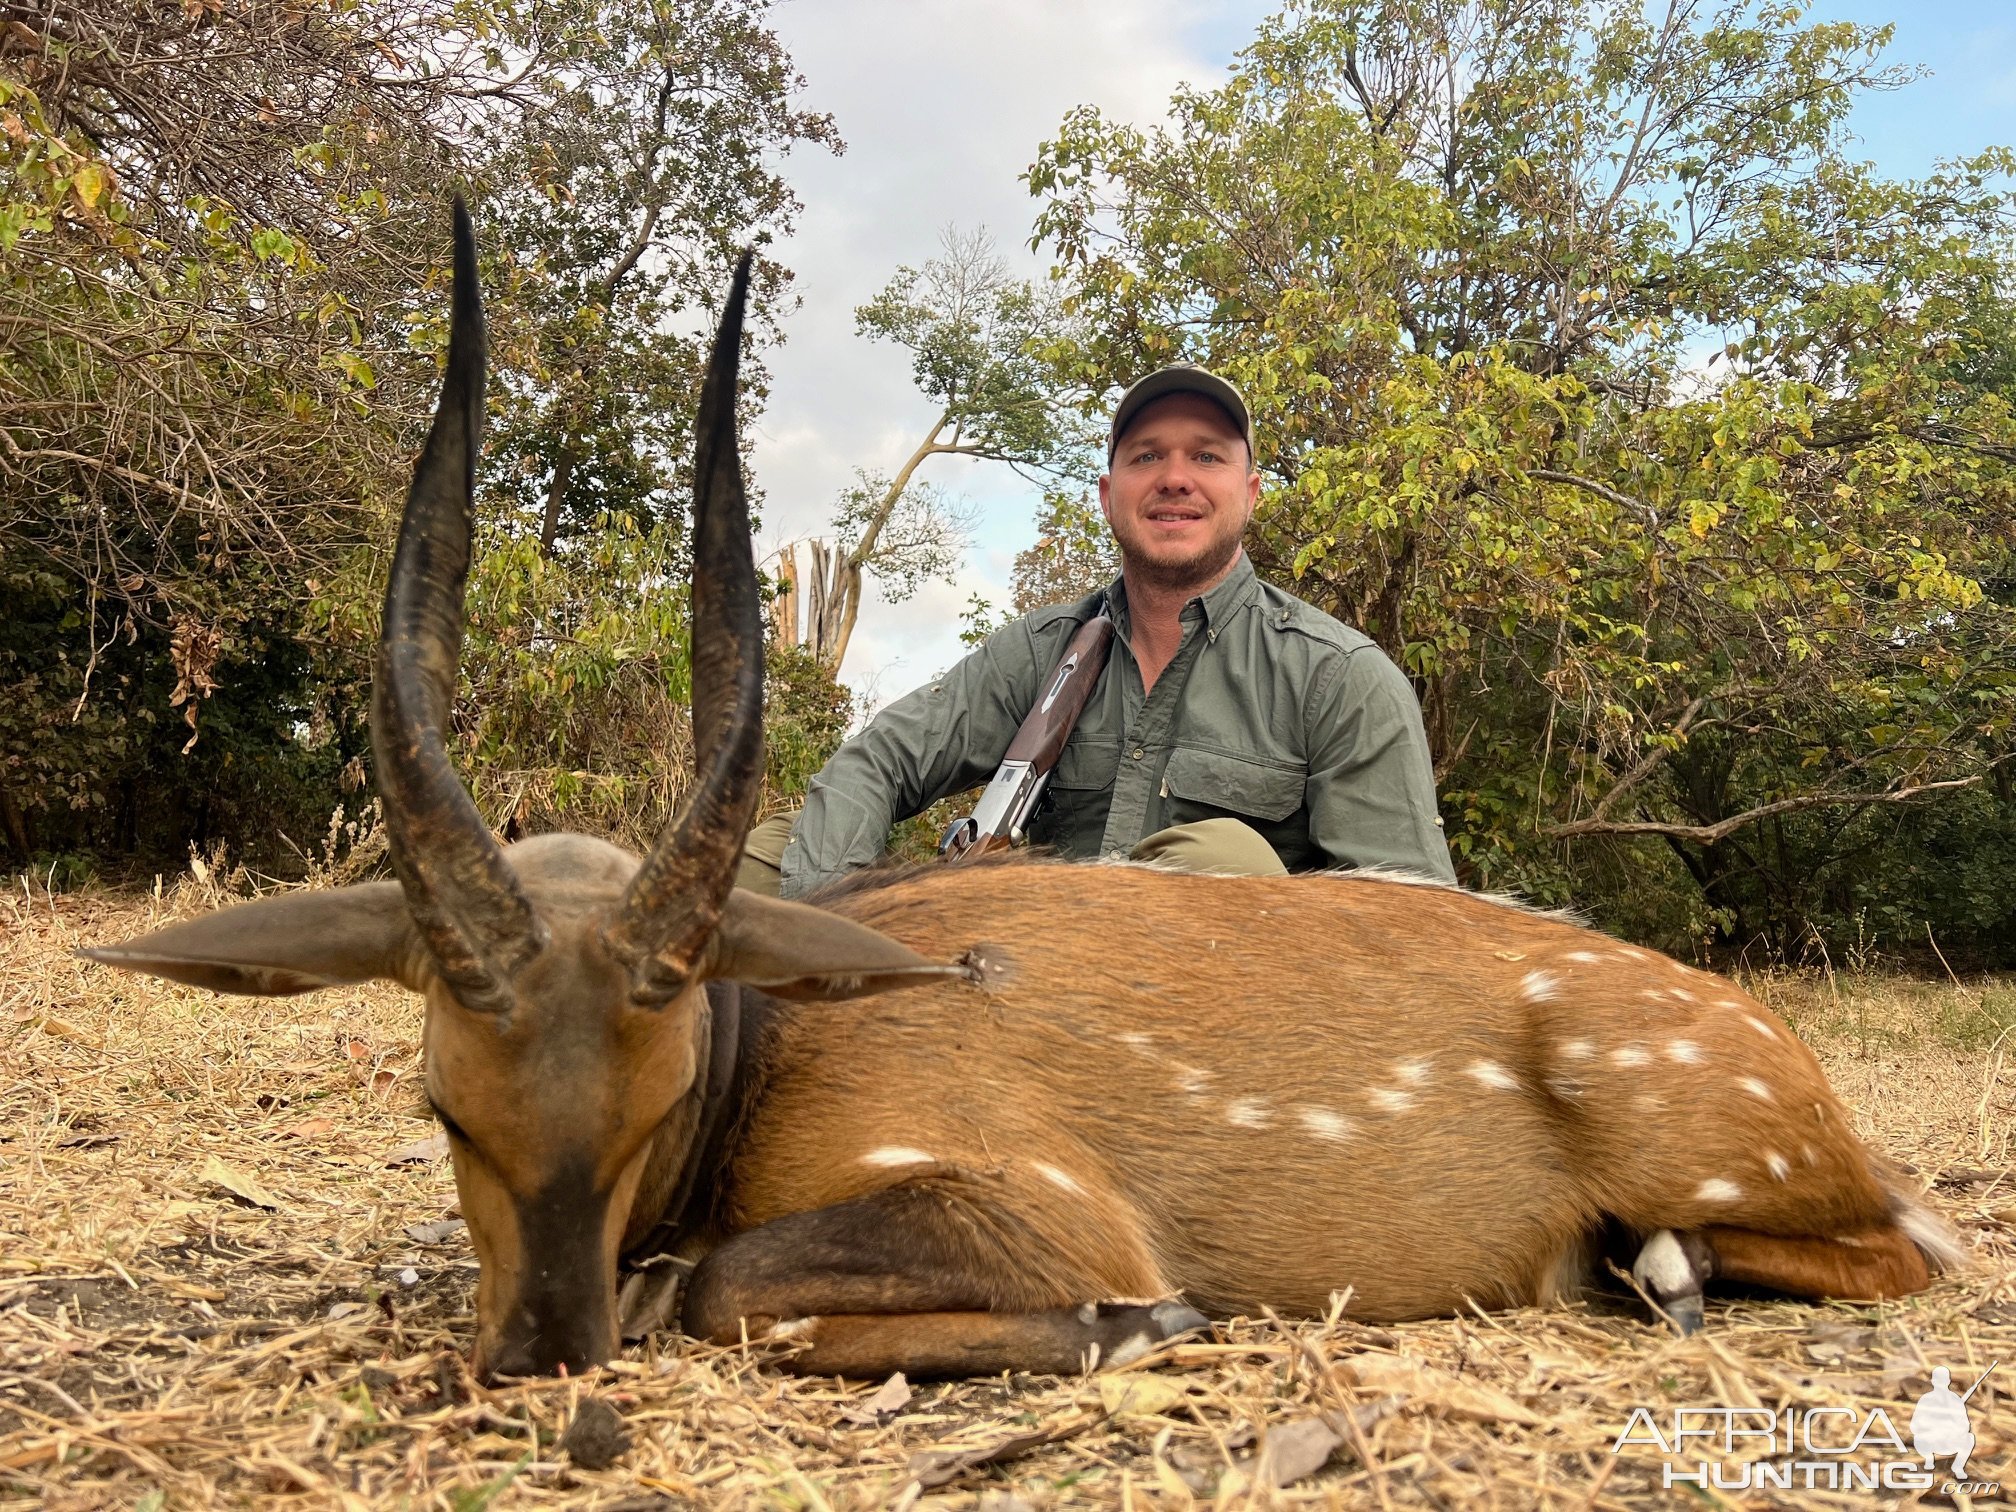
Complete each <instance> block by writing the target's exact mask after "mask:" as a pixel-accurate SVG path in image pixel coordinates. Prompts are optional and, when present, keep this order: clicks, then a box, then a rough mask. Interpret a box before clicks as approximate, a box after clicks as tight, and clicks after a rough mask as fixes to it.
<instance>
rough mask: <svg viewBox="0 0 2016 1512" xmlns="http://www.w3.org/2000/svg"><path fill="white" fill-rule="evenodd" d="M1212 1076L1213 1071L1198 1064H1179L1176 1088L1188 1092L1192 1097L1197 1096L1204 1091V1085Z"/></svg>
mask: <svg viewBox="0 0 2016 1512" xmlns="http://www.w3.org/2000/svg"><path fill="white" fill-rule="evenodd" d="M1211 1076H1212V1073H1211V1072H1209V1071H1205V1070H1202V1069H1200V1068H1198V1067H1196V1066H1178V1067H1177V1068H1176V1088H1177V1090H1178V1091H1180V1092H1187V1093H1189V1094H1190V1095H1191V1096H1192V1097H1196V1096H1197V1095H1198V1094H1200V1093H1201V1092H1203V1090H1204V1085H1205V1083H1206V1082H1208V1081H1210V1080H1211Z"/></svg>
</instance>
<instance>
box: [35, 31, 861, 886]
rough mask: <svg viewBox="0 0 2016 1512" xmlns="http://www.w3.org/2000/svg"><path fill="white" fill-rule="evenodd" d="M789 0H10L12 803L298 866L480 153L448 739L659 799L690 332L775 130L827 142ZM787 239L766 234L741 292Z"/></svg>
mask: <svg viewBox="0 0 2016 1512" xmlns="http://www.w3.org/2000/svg"><path fill="white" fill-rule="evenodd" d="M764 15H765V7H764V5H763V3H762V0H727V3H716V0H647V3H645V4H642V5H633V4H625V5H616V4H613V3H608V0H560V3H549V0H540V3H538V4H524V3H520V0H479V3H476V4H474V5H471V4H469V3H465V0H368V3H365V4H353V3H351V0H309V3H307V4H305V5H298V6H287V7H273V6H265V5H256V4H251V3H249V0H221V3H212V4H205V5H193V6H185V7H179V8H178V7H174V6H170V7H166V8H161V7H154V8H148V7H140V8H137V9H136V8H134V7H132V6H127V5H123V4H114V3H111V0H82V3H80V4H77V5H72V6H66V7H63V8H62V10H61V12H60V13H59V12H57V11H48V12H47V13H46V14H40V13H37V14H31V13H28V12H23V13H22V18H21V19H16V20H10V21H9V22H8V23H7V25H8V26H9V27H10V28H12V32H11V34H10V36H9V38H8V41H7V45H6V46H5V47H4V48H0V322H4V323H5V328H6V329H7V331H8V339H7V342H6V344H5V346H4V349H0V489H4V491H5V493H6V496H7V499H8V505H9V507H8V509H7V510H6V511H5V512H4V514H0V592H4V593H5V594H6V595H7V596H8V599H9V602H10V608H14V609H17V610H18V612H15V613H11V614H10V615H9V617H8V618H7V619H6V621H5V622H4V625H0V685H4V686H6V687H7V688H9V689H10V690H11V691H12V692H13V693H14V694H15V696H14V697H13V698H12V699H10V700H8V702H7V705H6V707H5V708H4V709H0V843H4V844H5V845H7V846H8V847H9V848H11V849H12V850H14V851H15V852H16V853H19V854H25V853H28V852H31V851H42V850H51V849H56V848H65V847H71V848H80V849H92V850H96V851H99V852H101V853H103V854H106V855H108V856H134V857H137V858H140V859H143V860H147V861H151V862H153V863H155V864H157V865H158V864H160V863H162V862H164V861H165V862H174V861H178V860H179V859H181V858H182V857H183V856H185V855H186V854H187V852H188V848H189V846H190V845H191V844H192V843H194V844H198V845H200V846H202V847H203V848H204V849H206V850H207V849H209V848H210V846H211V845H212V844H213V843H218V842H222V843H226V844H228V845H229V846H231V847H232V848H233V849H234V850H237V851H238V852H239V853H241V854H243V855H245V856H246V857H247V858H249V859H251V860H253V861H254V862H255V864H259V865H262V866H271V867H281V866H285V865H287V864H289V862H290V861H293V862H295V864H297V865H298V858H296V857H294V856H293V853H292V851H291V850H290V849H289V844H292V845H294V846H295V847H296V848H299V845H300V842H302V841H304V840H306V839H307V838H309V837H310V836H314V835H319V834H320V833H321V832H322V831H323V829H324V827H325V824H326V821H327V816H328V814H329V809H330V807H331V805H332V804H333V803H335V802H336V801H337V799H338V797H339V795H341V794H344V793H348V794H350V795H351V796H350V797H349V798H348V799H346V801H347V802H350V803H351V804H353V805H354V804H355V803H356V802H357V801H358V798H357V796H356V795H358V794H360V793H361V791H362V789H363V785H364V782H365V777H366V774H365V770H364V765H363V760H362V757H363V753H364V749H365V746H366V744H367V742H366V740H365V737H364V725H363V711H364V707H365V694H366V689H367V684H368V676H369V658H370V648H371V645H372V643H373V640H374V639H375V634H376V617H377V607H378V599H379V595H380V594H381V592H382V587H383V580H382V573H383V571H384V566H385V561H386V557H387V556H388V555H389V550H388V548H389V544H390V540H391V534H392V530H393V522H394V520H395V519H396V516H397V511H398V508H399V505H400V503H401V501H402V499H403V495H404V492H405V487H406V482H407V478H408V476H409V470H410V467H411V462H412V457H413V454H414V452H415V450H416V449H417V445H418V440H419V436H420V433H421V429H422V427H423V426H424V424H425V422H426V418H427V416H428V414H429V413H430V411H431V409H432V404H433V399H434V391H435V387H436V385H437V382H438V376H437V375H438V361H439V357H440V353H441V349H442V347H443V345H444V342H445V329H444V324H443V307H444V305H445V298H444V296H445V292H446V269H445V266H444V263H445V255H446V236H445V221H446V217H445V201H446V198H447V195H448V192H449V191H450V190H451V189H452V188H454V187H456V186H458V185H459V186H461V187H463V188H464V189H465V190H466V191H468V192H470V193H471V194H472V195H473V198H474V201H475V203H474V209H475V213H476V218H477V223H478V226H479V232H480V235H481V238H482V241H483V244H484V246H485V248H486V251H487V254H488V255H486V257H485V259H484V277H485V286H486V294H487V297H488V300H489V305H490V313H491V336H492V350H491V378H492V381H491V388H490V405H491V417H492V420H491V436H490V440H491V445H490V448H489V451H488V454H487V456H486V460H485V472H484V477H483V480H482V484H483V486H482V488H481V490H480V503H479V514H480V515H481V516H482V517H483V518H484V519H485V520H486V521H487V522H488V524H487V526H486V535H485V540H484V543H483V550H484V559H483V561H482V563H481V564H480V566H479V570H478V573H477V581H476V582H475V584H474V585H473V600H474V607H475V611H476V614H477V619H478V622H477V623H476V624H475V625H473V626H472V629H471V634H470V643H469V644H470V655H471V664H470V667H469V668H468V677H469V683H468V686H469V690H470V693H471V696H472V697H478V698H480V699H482V700H484V701H483V702H482V703H481V704H480V705H478V707H479V708H480V710H481V713H480V717H474V718H472V722H471V723H470V724H469V726H468V727H467V728H466V729H464V730H462V731H461V732H460V733H461V735H462V736H463V739H464V743H465V747H466V749H465V751H464V755H465V756H466V757H467V758H468V759H469V760H470V761H471V763H472V766H471V775H472V779H473V781H474V783H475V785H476V787H477V790H478V794H479V799H480V800H481V801H482V803H483V804H484V806H485V811H486V812H487V813H491V814H493V815H494V816H495V817H497V818H499V819H500V821H501V820H502V819H503V818H505V817H507V816H510V817H516V818H517V819H518V820H519V822H520V823H521V824H530V823H541V824H544V823H558V822H561V821H562V819H563V817H564V819H565V820H566V821H567V822H571V823H574V824H577V825H582V826H586V827H597V826H602V827H606V828H608V829H610V830H611V831H612V832H614V833H617V834H619V835H622V836H624V837H626V838H635V837H636V836H637V835H638V834H639V833H640V832H648V830H649V829H650V828H654V827H655V823H656V821H657V819H659V818H662V816H663V813H664V812H666V810H665V809H664V808H663V807H654V806H656V805H661V804H663V803H666V802H669V800H670V799H671V798H672V797H673V796H675V795H676V790H677V786H678V783H679V781H680V780H681V779H679V778H678V776H677V775H676V774H677V771H678V764H679V762H680V760H681V759H682V752H683V747H682V745H681V741H683V739H684V735H683V731H684V728H685V726H684V716H683V713H680V712H679V711H678V708H677V707H676V705H677V704H678V703H679V702H680V701H681V700H683V697H684V681H683V680H684V677H685V672H684V667H685V653H684V650H683V641H684V636H685V627H684V619H683V596H682V595H681V594H669V593H667V592H666V591H665V589H664V585H665V584H666V583H668V582H681V581H683V576H684V571H685V561H684V557H683V553H682V550H681V547H680V544H679V543H680V533H681V531H682V529H683V523H684V519H683V516H684V509H683V503H682V500H683V497H684V488H685V483H684V479H683V471H682V470H683V469H684V468H685V467H686V465H687V464H686V462H685V456H686V453H687V451H688V450H690V444H691V438H690V434H689V429H690V420H689V416H690V415H691V413H692V410H693V408H694V399H695V390H696V388H697V383H698V374H699V371H700V366H701V360H702V359H701V355H700V349H701V337H700V336H699V334H697V333H699V332H700V331H701V330H702V329H704V328H705V327H706V326H708V325H709V324H711V322H710V321H709V320H708V319H707V315H708V313H709V309H710V306H711V302H712V301H713V300H715V299H717V298H718V297H719V293H720V290H721V288H722V287H723V286H724V284H725V270H726V268H727V266H728V264H729V262H730V261H731V259H732V256H733V254H734V252H735V251H737V250H739V248H740V247H742V246H744V245H747V244H751V243H756V244H761V243H764V242H766V241H767V240H769V239H770V238H771V237H773V236H774V235H775V234H777V233H778V232H779V231H781V230H783V229H785V228H786V227H788V225H789V223H790V219H791V216H792V213H793V211H794V210H795V203H794V201H793V200H792V198H791V196H790V193H789V191H788V188H787V187H786V186H785V185H784V183H783V181H782V179H781V178H780V177H779V176H778V174H777V173H776V171H775V166H774V165H775V162H776V159H777V157H778V156H779V155H781V153H782V152H783V151H785V150H786V149H788V148H789V147H790V146H791V145H792V144H794V143H797V142H808V141H809V142H813V143H817V144H830V143H831V142H832V141H833V137H832V132H831V127H830V124H829V123H827V122H826V121H825V120H824V118H822V117H819V116H816V115H809V114H806V113H803V112H800V111H797V110H796V109H795V108H794V107H793V105H792V103H791V96H792V95H793V93H794V91H795V89H796V87H797V82H798V81H797V79H796V77H795V76H794V75H793V73H792V72H791V69H790V67H789V63H788V60H787V59H786V58H785V57H784V55H783V54H782V52H781V50H780V49H779V47H778V45H777V43H776V40H775V38H774V37H772V36H771V35H770V34H769V32H768V31H767V30H766V29H765V27H764V25H763V21H764ZM785 279H786V275H785V273H784V271H783V270H782V269H780V268H778V267H777V266H776V265H775V264H773V263H770V262H767V261H759V264H758V276H757V291H756V292H757V311H756V326H757V330H758V332H759V334H760V333H762V332H763V331H765V330H766V329H768V328H769V321H770V311H771V309H772V307H773V306H774V304H775V303H776V301H777V300H778V299H779V298H780V297H781V293H782V289H783V286H784V282H785ZM681 333H683V334H681ZM753 370H754V371H755V372H756V374H757V376H758V378H759V380H760V375H761V368H760V364H756V365H754V369H753ZM758 397H760V382H759V384H758V386H757V387H756V388H755V389H754V390H752V391H751V397H750V399H749V402H750V403H751V404H752V405H753V404H754V403H755V402H756V400H757V398H758ZM563 462H564V463H565V464H566V468H567V469H571V475H570V477H569V478H566V479H563V478H562V477H561V472H562V471H563V469H562V466H561V464H562V463H563ZM556 485H564V486H556ZM524 542H532V543H537V546H543V548H544V558H545V559H544V560H543V561H542V560H533V559H531V558H528V557H527V555H526V549H527V548H525V547H523V546H522V544H521V543H524ZM531 550H532V558H537V557H539V556H540V551H539V550H538V549H537V547H534V548H532V549H531ZM514 615H517V616H522V619H520V620H518V621H514V619H513V616H514ZM633 718H634V720H635V721H636V722H635V724H634V725H631V724H628V723H626V721H629V720H631V719H633ZM192 737H193V739H192ZM654 742H655V743H656V744H654ZM339 776H340V778H341V781H340V782H339Z"/></svg>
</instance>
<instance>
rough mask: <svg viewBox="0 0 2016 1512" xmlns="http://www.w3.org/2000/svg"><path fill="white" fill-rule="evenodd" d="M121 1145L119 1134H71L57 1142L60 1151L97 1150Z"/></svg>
mask: <svg viewBox="0 0 2016 1512" xmlns="http://www.w3.org/2000/svg"><path fill="white" fill-rule="evenodd" d="M117 1143H119V1136H118V1135H117V1134H71V1135H68V1136H66V1137H65V1138H62V1139H59V1140H57V1141H56V1148H57V1149H59V1150H95V1149H97V1148H98V1147H99V1146H100V1145H115V1144H117Z"/></svg>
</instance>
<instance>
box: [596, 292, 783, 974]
mask: <svg viewBox="0 0 2016 1512" xmlns="http://www.w3.org/2000/svg"><path fill="white" fill-rule="evenodd" d="M749 265H750V255H749V254H748V253H744V254H743V256H742V261H741V263H740V264H739V265H738V266H737V268H736V269H735V282H734V283H733V285H732V286H731V287H730V288H729V291H728V304H727V308H726V309H725V310H724V311H723V312H722V315H721V325H720V329H719V330H717V331H716V332H715V334H714V354H713V357H712V358H711V360H710V361H709V362H708V365H707V382H706V384H705V386H704V387H703V388H702V389H701V392H700V415H699V419H698V421H697V422H696V424H695V426H694V430H695V432H696V437H697V444H696V456H695V458H694V468H693V657H692V662H693V744H694V749H695V753H696V761H695V767H696V772H697V776H696V780H695V782H694V785H693V791H692V793H691V795H690V796H689V797H688V799H687V801H686V805H685V807H684V808H683V809H682V810H681V811H680V812H679V814H678V816H677V817H675V818H674V819H673V820H672V822H671V823H670V824H668V825H667V826H666V827H665V829H664V831H663V832H662V833H661V834H660V835H659V836H658V839H657V841H656V842H655V843H654V844H653V845H652V847H651V854H650V855H648V856H646V857H645V858H644V863H643V865H642V866H640V867H639V868H638V869H637V875H636V876H635V877H633V878H632V879H631V881H630V890H629V892H627V893H626V894H625V895H624V898H623V902H622V905H621V907H620V909H619V910H618V912H617V915H616V917H615V919H614V920H613V921H612V922H611V924H610V926H609V933H608V938H609V942H610V944H611V946H612V947H613V948H614V949H615V950H616V951H617V953H618V955H619V956H621V957H622V958H624V959H626V960H628V961H629V962H630V966H631V972H632V979H631V997H632V1000H633V1001H635V1002H637V1003H640V1004H646V1005H654V1004H660V1003H663V1002H665V1001H666V1000H668V999H669V998H671V997H672V996H673V995H675V994H676V993H677V992H678V991H679V990H680V988H682V987H683V986H684V985H685V984H686V983H687V982H688V981H690V980H691V979H692V977H693V975H694V972H695V970H696V969H697V968H698V966H699V965H700V963H701V961H702V958H703V955H704V952H705V950H706V948H707V943H708V941H709V939H710V938H711V937H712V936H713V933H714V928H715V925H716V923H717V922H718V921H719V919H720V917H721V906H722V904H723V903H724V902H725V901H726V899H727V897H728V892H729V889H730V888H732V887H733V886H734V883H735V866H736V860H737V858H738V856H739V855H740V853H741V850H742V840H743V837H744V835H746V834H747V832H748V829H749V820H750V818H751V816H752V815H754V813H755V811H756V799H757V795H758V793H759V791H760V788H761V783H762V779H763V606H762V599H761V596H760V595H759V593H758V591H757V586H756V563H755V559H754V557H753V556H752V555H751V553H750V549H749V501H748V499H747V498H746V497H745V496H744V494H743V491H742V458H741V453H740V450H739V448H738V447H737V445H736V439H735V381H736V372H737V369H738V368H739V366H740V364H741V357H742V312H743V306H744V305H745V304H746V303H747V302H748V297H749Z"/></svg>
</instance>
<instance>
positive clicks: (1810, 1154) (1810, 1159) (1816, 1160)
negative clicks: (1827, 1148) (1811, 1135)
mask: <svg viewBox="0 0 2016 1512" xmlns="http://www.w3.org/2000/svg"><path fill="white" fill-rule="evenodd" d="M1799 1158H1800V1159H1801V1160H1803V1161H1805V1162H1806V1164H1808V1165H1818V1164H1820V1157H1819V1156H1818V1155H1817V1154H1815V1153H1814V1150H1813V1146H1811V1145H1801V1146H1799Z"/></svg>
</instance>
